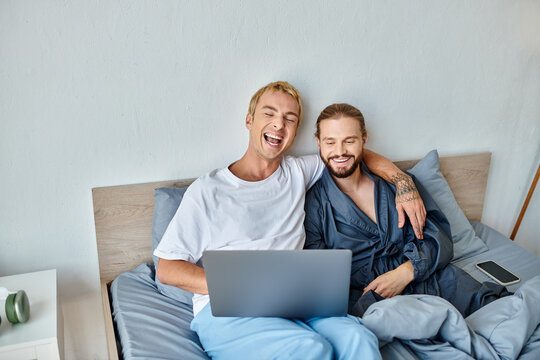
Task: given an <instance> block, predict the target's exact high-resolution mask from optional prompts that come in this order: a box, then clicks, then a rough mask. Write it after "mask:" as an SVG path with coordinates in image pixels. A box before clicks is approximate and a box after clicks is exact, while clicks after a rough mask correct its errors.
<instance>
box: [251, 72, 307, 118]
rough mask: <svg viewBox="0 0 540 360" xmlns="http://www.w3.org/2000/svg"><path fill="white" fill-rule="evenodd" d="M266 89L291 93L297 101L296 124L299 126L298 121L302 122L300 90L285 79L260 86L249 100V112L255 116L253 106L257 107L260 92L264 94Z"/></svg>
mask: <svg viewBox="0 0 540 360" xmlns="http://www.w3.org/2000/svg"><path fill="white" fill-rule="evenodd" d="M267 91H281V92H284V93H285V94H289V95H291V96H292V97H293V98H294V99H295V100H296V102H297V103H298V126H300V123H302V97H301V96H300V92H298V90H297V89H296V88H295V87H294V86H292V85H291V84H289V83H288V82H286V81H276V82H272V83H270V84H268V85H266V86H264V87H262V88H260V89H259V90H258V91H257V92H256V93H255V94H254V95H253V96H252V97H251V100H250V102H249V110H248V112H249V114H250V115H251V116H255V108H256V107H257V103H258V102H259V99H260V97H261V96H262V94H264V93H265V92H267Z"/></svg>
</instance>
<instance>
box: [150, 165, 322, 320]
mask: <svg viewBox="0 0 540 360" xmlns="http://www.w3.org/2000/svg"><path fill="white" fill-rule="evenodd" d="M323 169H324V164H323V162H322V161H321V159H320V157H319V156H318V155H309V156H304V157H292V156H287V157H285V158H284V159H283V160H282V161H281V164H280V166H279V168H278V169H277V170H276V171H275V172H274V173H273V174H272V175H270V176H269V177H268V178H266V179H264V180H261V181H255V182H249V181H244V180H242V179H239V178H238V177H236V176H234V175H233V174H232V173H231V171H230V170H229V169H228V167H225V168H222V169H217V170H214V171H211V172H210V173H208V174H206V175H203V176H201V177H200V178H198V179H197V180H196V181H195V182H193V184H191V186H190V187H189V188H188V189H187V191H186V193H185V194H184V198H183V199H182V202H181V203H180V206H179V207H178V210H177V211H176V214H175V215H174V217H173V219H172V220H171V222H170V224H169V226H168V227H167V230H166V231H165V234H164V235H163V238H162V239H161V242H160V243H159V245H158V247H157V248H156V250H155V251H154V255H155V256H158V257H160V258H162V259H167V260H186V261H189V262H191V263H194V264H197V265H200V266H203V264H202V261H201V260H202V254H203V251H204V250H216V249H222V250H232V249H236V250H255V249H256V250H271V249H274V250H285V249H286V250H294V249H302V248H303V247H304V241H305V232H304V216H305V214H304V201H305V194H306V191H307V190H308V189H309V188H310V187H311V186H312V185H313V184H314V183H315V182H316V181H317V179H319V177H320V176H321V174H322V171H323ZM208 302H209V297H208V295H201V294H194V296H193V313H194V314H195V315H197V313H198V312H199V311H200V310H201V309H202V308H203V307H204V306H205V305H206V304H207V303H208Z"/></svg>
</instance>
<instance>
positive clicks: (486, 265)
mask: <svg viewBox="0 0 540 360" xmlns="http://www.w3.org/2000/svg"><path fill="white" fill-rule="evenodd" d="M477 266H478V267H480V268H482V269H483V270H485V271H486V272H488V273H490V274H491V275H493V276H494V277H496V278H497V279H498V280H499V281H500V282H502V283H509V282H513V281H516V280H519V278H518V277H517V276H516V275H514V274H512V273H511V272H509V271H507V270H505V269H503V268H502V267H500V266H499V265H498V264H496V263H495V262H493V261H486V262H482V263H478V264H477Z"/></svg>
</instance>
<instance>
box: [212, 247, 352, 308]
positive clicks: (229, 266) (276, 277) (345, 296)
mask: <svg viewBox="0 0 540 360" xmlns="http://www.w3.org/2000/svg"><path fill="white" fill-rule="evenodd" d="M351 257H352V252H351V251H350V250H208V251H205V252H204V254H203V264H204V269H205V272H206V281H207V284H208V292H209V295H210V306H211V308H212V314H213V315H214V316H235V317H258V316H272V317H285V318H310V317H331V316H345V315H346V314H347V306H348V301H349V284H350V274H351Z"/></svg>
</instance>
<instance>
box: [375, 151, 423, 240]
mask: <svg viewBox="0 0 540 360" xmlns="http://www.w3.org/2000/svg"><path fill="white" fill-rule="evenodd" d="M364 162H365V164H366V166H367V167H368V168H369V169H370V170H371V171H372V172H373V173H375V174H376V175H378V176H380V177H382V178H383V179H384V180H386V181H388V182H391V183H392V184H394V185H395V186H396V209H397V211H398V217H399V227H400V228H401V227H403V225H405V213H407V215H408V216H409V220H410V221H411V225H412V226H413V229H414V233H415V234H416V237H417V238H419V239H422V238H423V236H424V235H423V228H424V224H425V221H426V208H425V207H424V202H423V201H422V198H421V197H420V194H418V190H417V189H416V186H415V185H414V182H413V180H412V179H411V177H410V176H409V175H407V174H405V173H404V172H403V171H401V170H400V169H399V168H398V167H397V166H396V165H394V163H392V162H391V161H390V160H388V159H387V158H385V157H384V156H381V155H379V154H377V153H374V152H373V151H370V150H367V149H365V150H364Z"/></svg>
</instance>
